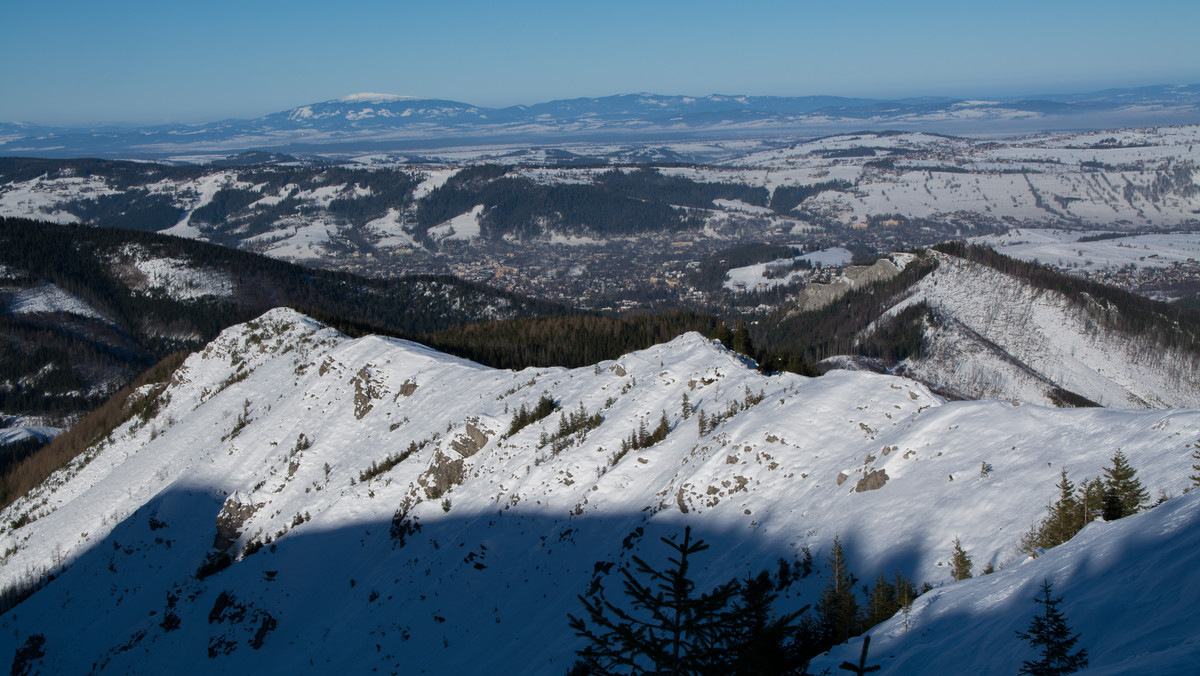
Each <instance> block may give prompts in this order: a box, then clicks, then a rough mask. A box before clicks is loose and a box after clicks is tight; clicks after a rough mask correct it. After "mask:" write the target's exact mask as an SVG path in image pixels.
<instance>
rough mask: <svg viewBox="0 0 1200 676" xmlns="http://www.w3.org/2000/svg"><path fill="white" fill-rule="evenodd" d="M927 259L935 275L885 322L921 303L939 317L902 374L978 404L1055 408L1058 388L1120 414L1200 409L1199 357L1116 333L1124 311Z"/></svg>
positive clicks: (956, 262) (952, 261)
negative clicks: (1004, 401) (1011, 402)
mask: <svg viewBox="0 0 1200 676" xmlns="http://www.w3.org/2000/svg"><path fill="white" fill-rule="evenodd" d="M926 255H929V256H933V257H934V258H936V259H937V261H938V267H937V269H936V270H935V271H934V272H932V273H930V274H929V275H927V276H926V277H924V278H922V279H921V280H920V281H919V282H917V284H916V285H914V286H913V287H912V288H910V289H909V290H908V291H906V295H907V297H906V298H905V299H904V300H902V301H901V302H899V303H897V304H896V305H895V306H893V307H892V308H891V309H890V310H888V311H887V312H886V313H885V314H884V318H890V317H894V316H896V315H897V314H899V313H900V312H902V311H903V310H904V309H905V308H907V307H909V306H910V305H912V304H914V303H921V302H923V303H925V304H927V305H928V306H929V308H930V310H931V311H932V313H933V316H932V318H928V319H926V321H925V323H924V327H925V328H924V331H925V338H926V350H925V354H924V355H923V356H921V357H917V358H909V359H908V360H906V361H905V362H904V363H903V364H901V365H900V368H899V372H902V373H905V374H906V375H909V376H910V377H913V378H917V379H919V380H921V381H923V382H926V383H929V384H930V385H931V386H933V387H934V388H935V389H937V390H939V391H945V392H948V393H951V394H954V395H955V396H959V397H966V398H972V399H989V398H1008V399H1015V400H1019V401H1025V402H1033V403H1039V404H1043V405H1058V404H1060V403H1061V401H1062V399H1061V394H1058V393H1057V389H1056V388H1061V389H1063V390H1066V391H1068V392H1071V393H1074V394H1077V395H1080V396H1082V397H1084V398H1086V399H1088V400H1090V401H1093V402H1095V403H1098V404H1100V405H1102V406H1109V407H1116V408H1143V407H1146V408H1158V407H1186V408H1197V407H1200V363H1198V362H1197V360H1196V357H1195V354H1194V353H1192V352H1188V351H1184V350H1181V349H1178V348H1175V347H1167V346H1162V345H1158V344H1156V343H1155V342H1154V341H1153V340H1150V339H1149V338H1146V337H1144V336H1139V335H1138V334H1137V333H1135V332H1132V331H1129V330H1119V329H1117V328H1115V327H1114V326H1113V322H1112V321H1110V317H1109V315H1119V314H1120V313H1119V310H1117V309H1115V308H1112V307H1109V306H1107V305H1106V304H1104V303H1102V302H1099V301H1097V300H1096V299H1093V298H1090V297H1086V296H1085V297H1075V298H1072V297H1071V296H1068V295H1067V294H1065V293H1062V292H1057V291H1050V290H1046V289H1041V288H1038V287H1036V286H1035V285H1034V284H1032V283H1031V282H1030V281H1028V280H1025V279H1022V278H1020V277H1017V276H1015V275H1012V274H1006V273H1003V272H999V271H997V270H995V269H992V268H990V267H987V266H985V265H982V264H979V263H976V262H973V261H970V260H967V259H964V258H960V257H957V256H951V255H946V254H943V253H940V252H937V251H930V252H929V253H928V254H926Z"/></svg>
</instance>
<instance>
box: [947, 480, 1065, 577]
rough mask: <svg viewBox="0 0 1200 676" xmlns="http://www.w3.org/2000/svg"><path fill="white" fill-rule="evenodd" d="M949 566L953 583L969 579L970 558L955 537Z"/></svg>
mask: <svg viewBox="0 0 1200 676" xmlns="http://www.w3.org/2000/svg"><path fill="white" fill-rule="evenodd" d="M1063 476H1064V478H1065V477H1066V474H1065V473H1064V475H1063ZM950 564H951V565H952V566H954V569H953V570H951V571H950V577H952V578H954V581H955V582H957V581H959V580H965V579H967V578H969V577H971V557H970V556H969V555H967V552H966V551H965V550H964V549H963V548H962V543H961V542H959V541H958V538H957V537H955V538H954V554H953V555H951V557H950Z"/></svg>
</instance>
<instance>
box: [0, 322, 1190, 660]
mask: <svg viewBox="0 0 1200 676" xmlns="http://www.w3.org/2000/svg"><path fill="white" fill-rule="evenodd" d="M148 394H153V391H151V392H148ZM685 395H686V397H687V406H686V407H685V406H684V397H685ZM156 396H157V397H158V400H157V401H158V405H157V406H156V407H149V408H147V409H146V410H147V411H148V412H147V413H146V414H145V415H144V416H142V417H135V418H133V419H131V420H130V421H129V422H128V423H126V424H124V425H122V426H120V427H118V428H116V429H115V430H113V432H112V433H111V434H109V435H107V436H106V437H105V438H104V439H102V440H101V441H100V442H99V443H98V444H97V445H96V446H94V447H92V448H91V449H90V450H89V451H88V452H86V453H85V454H84V455H83V456H81V457H80V458H79V459H78V460H77V461H76V462H74V463H72V465H71V466H70V467H68V468H67V469H65V470H64V471H62V472H60V473H58V474H56V475H55V476H53V477H51V478H50V479H49V480H48V481H47V482H45V483H44V484H43V485H42V486H40V487H39V488H37V489H35V490H34V491H32V492H31V493H30V494H29V495H27V496H26V497H24V498H22V499H21V500H19V501H18V502H16V503H14V504H13V505H11V506H10V507H9V508H7V509H5V510H4V511H3V512H2V513H0V523H2V524H3V530H2V531H0V551H3V552H5V554H4V555H3V559H2V561H0V580H2V583H3V585H4V586H5V587H11V585H13V584H20V583H22V582H28V581H30V580H31V578H32V577H33V576H35V575H36V574H37V573H40V572H43V571H50V572H54V573H56V574H57V577H56V579H54V580H53V581H51V582H49V584H47V585H46V586H45V587H44V588H42V589H41V590H40V591H37V592H36V593H34V594H33V595H32V596H31V597H29V598H28V599H26V600H25V601H24V602H22V603H21V604H20V605H18V606H17V607H15V608H13V609H11V610H9V611H8V612H7V613H6V614H4V615H3V616H0V637H3V638H0V641H2V642H3V643H2V644H0V649H2V650H0V654H3V655H7V654H9V651H13V652H15V651H16V650H17V649H18V648H20V647H22V646H25V645H27V641H29V640H30V639H31V637H41V638H42V639H43V640H44V643H43V644H42V651H43V652H44V655H43V656H42V657H39V658H36V660H35V661H34V662H33V664H34V665H35V666H36V667H37V668H39V669H41V670H42V671H46V672H77V671H81V670H84V671H87V670H96V671H107V672H110V673H138V672H147V671H151V670H153V669H154V668H161V665H163V664H171V665H172V669H173V670H175V671H179V672H181V673H247V672H251V671H257V670H271V671H285V670H300V671H324V672H327V671H330V670H333V669H341V670H347V671H353V672H365V671H368V670H370V669H379V670H380V671H383V672H385V673H400V672H403V673H413V672H425V673H445V674H450V673H485V672H486V673H496V672H501V673H517V672H520V673H536V674H560V673H563V672H564V671H565V670H566V669H567V667H568V666H569V664H570V662H571V661H572V653H573V650H574V649H575V648H577V647H578V645H579V644H578V642H577V640H576V639H575V638H574V637H573V636H572V635H571V633H570V631H569V630H568V629H567V626H566V614H567V613H569V612H570V613H578V612H579V609H580V605H579V602H578V600H577V595H579V594H603V595H605V596H606V597H607V598H609V599H610V600H619V599H620V576H619V574H618V570H619V568H620V567H623V566H628V565H630V562H631V557H632V556H634V555H637V556H641V557H643V558H646V559H648V560H650V561H652V562H655V563H661V562H662V561H663V560H664V559H665V556H666V552H665V551H663V550H664V547H663V546H662V545H661V543H659V542H658V538H659V537H660V536H674V535H677V534H678V533H679V532H681V531H682V529H683V527H684V525H685V524H690V525H692V526H693V528H694V529H695V531H696V532H697V534H699V535H700V537H702V538H704V539H705V540H706V541H708V542H709V543H710V544H712V545H713V546H712V549H711V550H710V552H707V553H706V554H705V555H703V556H702V557H700V558H698V560H697V561H696V568H695V575H696V579H697V582H698V584H699V585H700V586H701V588H707V587H709V586H711V585H714V584H717V583H720V582H723V581H726V580H728V579H729V578H730V577H732V576H744V575H747V574H750V573H755V572H757V571H759V570H762V569H764V568H766V569H771V570H774V569H775V568H776V566H777V561H778V560H779V559H780V558H785V559H787V560H791V561H794V562H796V561H798V560H799V559H800V558H801V557H802V552H803V549H802V548H804V547H808V548H809V551H811V552H812V554H813V555H814V558H815V561H816V562H817V563H818V566H819V564H820V563H821V562H823V561H824V560H825V557H826V556H827V555H828V551H829V545H830V543H831V541H832V539H833V538H834V536H835V535H838V536H840V537H841V540H842V542H843V543H844V544H845V546H846V549H847V554H848V557H849V561H850V565H851V568H852V570H853V571H854V573H855V574H856V575H857V576H859V578H860V579H863V580H869V579H874V577H875V576H876V575H877V574H879V573H888V574H891V573H893V572H894V571H896V570H900V571H902V572H904V573H906V574H908V575H910V576H911V577H913V578H914V579H916V580H928V581H930V582H932V583H934V584H942V583H945V582H947V581H948V580H949V573H948V568H947V566H946V561H947V560H948V558H949V555H950V551H951V543H952V540H953V539H954V537H955V536H958V537H960V538H961V540H962V543H963V545H964V547H966V548H967V550H968V551H969V552H970V553H971V554H972V556H973V557H974V560H975V562H976V565H978V566H983V565H984V564H985V563H987V562H993V563H997V564H1011V565H1013V566H1016V564H1017V556H1016V555H1015V553H1014V545H1015V543H1016V542H1017V540H1018V539H1019V536H1020V535H1021V533H1022V532H1024V531H1025V530H1026V529H1027V528H1028V526H1029V524H1030V523H1032V522H1033V521H1034V520H1036V519H1037V518H1039V517H1040V516H1041V515H1042V512H1043V510H1044V507H1043V506H1044V505H1045V503H1046V501H1047V499H1048V498H1049V497H1050V496H1051V495H1052V494H1053V492H1054V487H1053V484H1054V482H1055V481H1056V480H1057V478H1058V472H1059V468H1060V467H1062V466H1067V467H1069V468H1070V471H1071V473H1072V476H1073V477H1076V479H1077V480H1082V478H1083V477H1086V476H1096V475H1098V474H1099V473H1100V471H1101V468H1102V467H1103V466H1104V465H1105V464H1106V463H1107V462H1108V459H1109V457H1110V456H1111V454H1112V452H1113V451H1114V450H1115V449H1116V448H1118V447H1119V448H1121V449H1122V450H1123V451H1124V453H1125V454H1126V455H1127V456H1128V457H1129V458H1130V460H1131V462H1132V463H1133V464H1134V466H1135V467H1137V468H1138V470H1139V477H1140V478H1141V479H1142V481H1143V483H1144V484H1145V485H1146V486H1147V487H1148V488H1149V489H1150V490H1151V492H1152V493H1154V494H1157V493H1158V492H1159V491H1160V490H1163V491H1168V492H1170V493H1172V494H1178V493H1179V492H1180V491H1181V490H1182V489H1183V488H1184V487H1185V486H1186V485H1187V483H1188V480H1187V478H1186V477H1187V474H1188V467H1189V463H1190V460H1189V458H1188V455H1187V445H1188V444H1190V443H1191V442H1192V441H1194V440H1195V439H1197V438H1200V411H1196V410H1173V411H1119V410H1109V409H1074V410H1055V409H1048V408H1041V407H1038V406H1028V405H1020V406H1016V405H1013V404H1011V403H1009V402H997V401H984V402H955V403H947V402H945V401H944V400H942V399H940V398H938V397H936V396H934V395H932V394H931V393H930V392H929V391H928V390H927V389H926V388H925V387H924V386H922V385H920V384H918V383H915V382H913V381H909V380H906V379H903V378H897V377H893V376H883V375H876V374H869V373H850V372H833V373H830V374H827V375H825V376H823V377H820V378H812V379H809V378H803V377H800V376H794V375H782V376H772V377H766V376H763V375H761V374H759V373H758V372H756V371H754V370H752V369H750V368H748V366H747V365H746V364H744V363H742V362H741V361H740V360H739V359H738V358H737V357H736V356H735V355H733V354H732V353H730V352H728V351H727V350H725V349H724V348H722V347H721V346H720V345H719V344H714V343H712V342H710V341H707V340H705V339H703V338H701V337H700V336H698V335H696V334H687V335H684V336H681V337H679V338H677V339H675V340H674V341H671V342H670V343H666V344H662V345H658V346H656V347H653V348H650V349H648V350H644V351H641V352H636V353H633V354H629V355H626V356H624V357H622V358H620V359H618V360H615V361H612V362H603V363H600V364H598V365H596V366H595V367H588V368H582V369H575V370H566V369H559V368H552V369H526V370H524V371H520V372H511V371H497V370H492V369H488V368H485V367H482V366H479V365H477V364H473V363H471V362H467V361H464V360H460V359H456V358H452V357H447V356H445V355H442V354H439V353H437V352H434V351H431V350H429V349H427V348H424V347H422V346H420V345H416V344H413V343H407V342H404V341H396V340H390V339H382V338H376V337H366V338H361V339H356V340H351V339H349V338H347V337H345V336H343V335H341V334H338V333H337V332H335V331H332V330H330V329H328V328H324V327H322V326H321V325H319V324H317V323H316V322H314V321H312V320H310V319H308V318H305V317H303V316H301V315H299V314H297V313H295V312H293V311H289V310H274V311H271V312H269V313H267V314H266V315H264V316H263V317H261V318H259V319H258V320H255V321H253V322H250V323H247V324H244V325H240V326H237V327H233V328H231V329H228V330H226V331H225V332H223V333H222V334H221V335H220V336H219V337H218V338H217V340H215V341H214V342H212V343H211V344H210V345H209V346H208V347H207V348H205V350H203V351H201V352H199V353H197V354H195V355H193V356H192V357H190V358H189V359H188V360H187V362H186V363H185V364H184V366H183V367H182V368H181V369H180V370H179V371H177V372H176V373H175V375H174V376H172V378H171V380H170V382H169V383H168V385H167V387H166V388H165V389H164V390H162V392H161V393H159V394H157V395H156ZM543 396H547V397H550V398H552V399H553V400H554V401H555V402H556V403H557V404H558V406H560V411H559V412H556V413H554V414H552V415H551V416H549V417H547V418H545V419H543V420H541V421H539V422H535V423H533V424H532V425H529V426H528V427H525V428H524V429H521V430H519V431H516V433H514V434H511V435H507V436H506V433H507V432H508V431H509V429H510V424H511V422H512V420H513V418H514V415H515V414H516V412H517V411H518V410H519V409H520V408H521V407H522V406H525V407H530V408H531V407H533V406H534V404H535V403H536V402H537V401H538V400H539V399H540V398H541V397H543ZM689 409H690V410H689ZM579 411H583V412H586V413H587V414H593V413H599V414H600V415H601V416H602V422H601V424H600V425H599V426H598V427H596V428H594V429H591V430H589V431H577V432H573V433H568V434H566V435H565V436H563V437H561V438H559V439H555V438H554V437H555V436H556V435H557V434H558V433H559V431H560V430H562V429H563V427H564V426H565V425H566V422H565V420H564V416H565V414H568V413H572V412H579ZM701 411H703V413H704V418H705V419H706V421H710V423H709V424H708V425H706V429H705V430H704V433H703V434H701V428H700V425H699V422H698V420H699V419H700V417H701V416H700V412H701ZM685 413H686V414H687V415H686V416H685ZM662 417H665V418H666V419H667V421H668V425H669V428H670V431H669V433H668V434H667V436H666V438H665V439H664V440H663V441H661V442H659V443H656V444H654V445H652V446H650V447H648V448H643V449H632V450H629V451H628V452H626V453H624V454H622V453H621V450H622V441H623V440H626V439H628V438H629V436H630V434H631V433H634V432H636V431H637V430H638V428H639V426H641V425H643V424H644V425H645V426H646V427H647V428H654V427H655V425H656V424H657V422H658V421H659V420H660V419H661V418H662ZM714 417H715V418H716V419H715V420H714ZM560 420H564V422H560ZM984 462H986V463H989V464H991V465H992V468H993V470H992V472H991V473H989V474H988V475H987V476H983V475H981V473H980V467H981V463H984ZM1168 504H1171V503H1168ZM1160 509H1162V508H1160ZM1164 513H1166V512H1164ZM1118 525H1119V524H1118ZM223 555H228V556H229V561H230V565H228V567H225V568H223V569H222V566H221V564H220V562H221V560H222V556H223ZM1017 567H1018V568H1019V566H1017ZM822 574H823V571H822V570H821V569H820V568H819V567H818V569H817V570H816V571H815V572H814V574H813V575H812V576H810V577H808V578H807V579H804V580H800V581H798V582H796V583H795V584H793V585H791V586H790V587H789V588H788V590H787V591H786V593H785V594H784V598H783V599H782V601H781V604H782V605H783V606H786V607H798V606H799V605H800V604H802V603H809V602H812V601H813V600H815V598H816V597H817V596H818V595H819V593H820V591H821V586H822V584H823V582H822V581H821V576H822ZM1192 582H1194V574H1193V575H1192V576H1191V577H1189V578H1187V580H1185V581H1184V582H1183V583H1185V584H1192ZM1132 650H1133V648H1130V651H1132ZM1132 654H1133V653H1132V652H1128V653H1122V655H1124V656H1126V657H1128V656H1129V655H1132ZM1014 664H1015V663H1014ZM155 665H157V666H155ZM1013 668H1015V666H1014V667H1013Z"/></svg>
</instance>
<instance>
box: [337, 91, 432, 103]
mask: <svg viewBox="0 0 1200 676" xmlns="http://www.w3.org/2000/svg"><path fill="white" fill-rule="evenodd" d="M420 100H421V97H419V96H399V95H397V94H379V93H375V92H359V93H358V94H351V95H349V96H343V97H342V98H340V99H336V101H338V102H339V103H393V102H396V101H420Z"/></svg>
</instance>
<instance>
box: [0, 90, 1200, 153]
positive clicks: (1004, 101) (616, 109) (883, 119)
mask: <svg viewBox="0 0 1200 676" xmlns="http://www.w3.org/2000/svg"><path fill="white" fill-rule="evenodd" d="M1198 101H1200V87H1198V86H1197V85H1194V84H1191V85H1158V86H1148V87H1139V88H1128V89H1116V90H1107V91H1101V92H1090V93H1083V94H1057V95H1055V94H1043V95H1040V96H1037V97H1016V98H1013V97H999V98H992V99H990V100H981V99H973V100H963V99H953V98H944V97H922V98H903V99H891V100H888V99H861V98H845V97H837V96H796V97H781V96H745V95H733V96H730V95H719V94H714V95H710V96H678V95H662V94H653V93H638V94H619V95H615V96H604V97H582V98H576V99H568V100H559V101H548V102H543V103H536V104H533V105H527V106H526V105H517V106H509V107H507V108H486V107H483V106H475V105H471V104H469V103H463V102H461V101H447V100H441V99H422V98H416V97H410V96H395V95H389V94H355V95H351V96H346V97H343V98H340V99H334V100H331V101H321V102H315V103H310V104H307V105H303V106H298V107H296V108H292V109H291V110H283V111H279V112H276V113H271V114H269V115H264V116H262V117H259V118H255V119H250V120H222V121H217V122H211V123H207V124H196V125H180V124H172V125H162V126H153V127H141V128H114V127H106V128H51V127H39V126H34V125H22V124H0V132H3V136H0V153H2V154H7V155H13V154H34V155H42V156H54V157H81V156H101V157H137V158H148V157H160V158H161V157H165V156H171V155H184V154H186V155H193V156H194V155H197V154H216V153H233V152H240V151H246V150H252V149H259V150H261V149H272V150H278V151H285V152H289V153H292V154H296V153H300V152H306V153H313V152H324V153H334V152H342V153H346V152H359V153H361V152H372V151H379V150H385V149H393V150H394V149H407V148H427V147H430V146H433V147H447V146H454V145H468V144H470V145H478V144H481V143H488V142H490V143H501V142H514V141H521V142H524V143H526V144H539V143H543V144H544V143H550V142H554V141H559V142H561V141H564V140H603V141H608V142H612V141H613V140H614V139H615V140H617V142H619V143H630V142H637V141H660V142H661V141H662V140H671V139H673V140H688V141H690V140H693V139H695V138H697V137H699V138H712V137H714V136H721V137H724V138H731V137H739V136H753V137H759V138H761V137H762V136H765V135H777V136H783V135H788V136H793V137H794V136H797V135H807V136H812V135H815V134H821V133H832V132H835V131H852V130H857V129H863V128H868V127H870V128H895V127H897V126H899V127H903V128H905V129H922V130H938V131H942V132H954V133H962V132H973V133H981V132H988V131H1000V132H1006V133H1013V132H1017V131H1020V132H1026V133H1028V132H1035V131H1046V130H1051V129H1064V128H1068V129H1080V128H1103V127H1120V126H1134V125H1140V126H1149V125H1168V124H1182V123H1187V122H1193V121H1195V119H1196V111H1197V108H1198V106H1200V103H1198Z"/></svg>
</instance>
